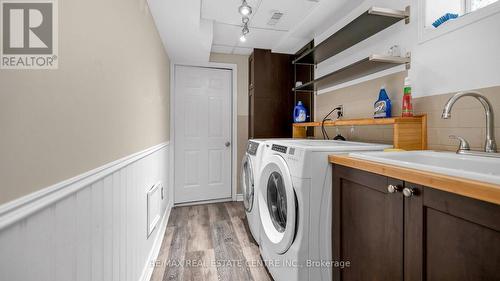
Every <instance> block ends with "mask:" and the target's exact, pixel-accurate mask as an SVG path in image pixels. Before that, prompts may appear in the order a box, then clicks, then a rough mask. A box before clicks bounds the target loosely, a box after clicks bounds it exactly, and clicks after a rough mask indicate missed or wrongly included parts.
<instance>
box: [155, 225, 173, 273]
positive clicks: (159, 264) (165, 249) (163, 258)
mask: <svg viewBox="0 0 500 281" xmlns="http://www.w3.org/2000/svg"><path fill="white" fill-rule="evenodd" d="M174 230H175V227H167V229H166V230H165V235H164V236H163V240H162V242H161V248H160V252H159V253H158V258H157V259H156V261H152V264H151V266H153V267H154V270H153V274H152V275H151V279H150V280H151V281H162V279H163V274H164V273H165V267H166V263H167V259H168V255H169V253H170V244H171V243H172V237H173V234H174Z"/></svg>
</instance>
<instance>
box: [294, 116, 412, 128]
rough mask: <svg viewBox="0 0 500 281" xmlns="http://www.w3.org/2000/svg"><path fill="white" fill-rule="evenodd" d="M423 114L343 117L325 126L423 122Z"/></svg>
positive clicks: (315, 124) (319, 123)
mask: <svg viewBox="0 0 500 281" xmlns="http://www.w3.org/2000/svg"><path fill="white" fill-rule="evenodd" d="M421 122H422V116H415V117H393V118H363V119H345V120H343V119H341V120H336V121H325V127H333V126H373V125H392V124H400V123H421ZM293 126H294V127H320V126H321V122H307V123H294V124H293Z"/></svg>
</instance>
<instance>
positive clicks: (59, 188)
mask: <svg viewBox="0 0 500 281" xmlns="http://www.w3.org/2000/svg"><path fill="white" fill-rule="evenodd" d="M168 144H169V143H168V142H164V143H161V144H158V145H155V146H153V147H150V148H147V149H145V150H143V151H140V152H137V153H134V154H131V155H129V156H126V157H124V158H121V159H119V160H116V161H113V162H111V163H108V164H106V165H103V166H101V167H99V168H96V169H93V170H91V171H88V172H86V173H83V174H80V175H78V176H76V177H73V178H71V179H68V180H65V181H62V182H59V183H57V184H55V185H52V186H49V187H46V188H44V189H42V190H39V191H36V192H34V193H31V194H28V195H26V196H23V197H21V198H18V199H15V200H13V201H10V202H7V203H5V204H3V205H0V230H2V229H4V228H6V227H8V226H10V225H12V224H14V223H16V222H19V221H21V220H22V219H24V218H26V217H28V216H30V215H32V214H34V213H36V212H38V211H40V210H42V209H44V208H46V207H48V206H50V205H52V204H54V203H56V202H57V201H59V200H61V199H63V198H66V197H68V196H70V195H71V194H74V193H76V192H77V191H79V190H81V189H83V188H85V187H87V186H88V185H90V184H92V183H94V182H96V181H98V180H99V179H102V178H104V177H105V176H107V175H110V174H112V173H113V172H115V171H118V170H119V169H121V168H123V167H125V166H127V165H130V164H132V163H133V162H136V161H138V160H140V159H142V158H144V157H146V156H148V155H150V154H152V153H154V152H156V151H158V150H160V149H162V148H164V147H166V146H168Z"/></svg>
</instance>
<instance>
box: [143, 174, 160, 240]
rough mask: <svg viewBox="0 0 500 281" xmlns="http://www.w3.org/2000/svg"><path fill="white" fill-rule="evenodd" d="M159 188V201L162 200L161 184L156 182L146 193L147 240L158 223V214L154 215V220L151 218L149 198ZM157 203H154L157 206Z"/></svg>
mask: <svg viewBox="0 0 500 281" xmlns="http://www.w3.org/2000/svg"><path fill="white" fill-rule="evenodd" d="M160 187H161V189H162V190H161V191H160V192H161V194H160V196H161V200H163V186H162V184H161V182H157V183H155V184H154V185H153V186H151V188H150V189H149V190H148V192H147V193H146V197H147V199H146V220H147V235H146V237H147V238H149V236H151V233H153V231H154V230H155V229H156V227H157V226H158V223H159V222H160V219H161V217H160V214H159V213H158V214H156V216H155V217H154V218H151V215H152V214H151V204H152V202H151V197H152V196H153V194H154V193H155V192H156V191H157V190H158V188H160ZM158 203H159V201H158V202H156V204H158Z"/></svg>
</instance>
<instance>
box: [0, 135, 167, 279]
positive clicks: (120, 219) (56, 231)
mask: <svg viewBox="0 0 500 281" xmlns="http://www.w3.org/2000/svg"><path fill="white" fill-rule="evenodd" d="M168 161H169V146H168V143H164V144H160V145H157V146H155V147H152V148H149V149H147V150H144V151H142V152H139V153H136V154H134V155H130V156H128V157H125V158H123V159H120V160H118V161H115V162H113V163H110V164H108V165H105V166H103V167H100V168H98V169H95V170H93V171H90V172H88V173H85V174H82V175H80V176H78V177H75V178H73V179H70V180H67V181H65V182H62V183H59V184H56V185H54V186H51V187H48V188H46V189H43V190H42V191H39V192H36V193H33V194H30V195H28V196H25V197H23V198H20V199H18V200H15V201H13V202H10V203H7V204H4V205H2V206H0V280H1V281H70V280H81V281H112V280H116V281H132V280H133V281H138V280H149V277H150V276H151V273H152V270H153V268H152V267H151V265H150V264H151V260H154V259H155V258H156V256H157V254H158V251H159V249H160V245H161V242H162V238H163V233H164V231H165V228H166V221H167V219H168V215H169V213H170V209H171V206H172V205H173V192H172V188H171V187H170V184H169V183H170V178H169V175H168V174H169V167H168ZM158 183H160V184H162V185H163V188H164V196H163V200H162V201H161V202H160V204H159V206H160V213H161V218H160V222H159V223H158V224H157V226H156V227H155V229H154V230H153V231H152V233H151V235H150V236H149V238H148V224H147V193H148V191H150V190H151V187H152V186H153V185H155V184H158ZM156 198H160V200H161V196H156Z"/></svg>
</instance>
